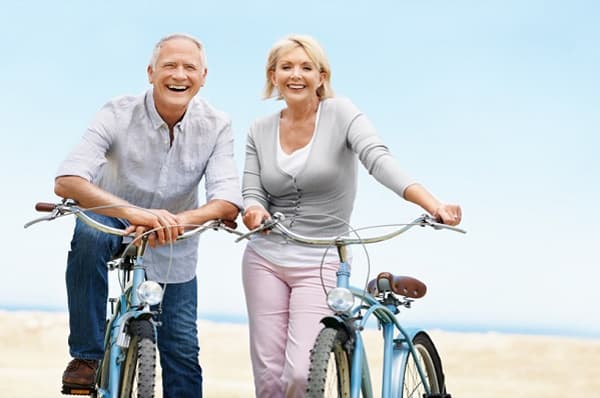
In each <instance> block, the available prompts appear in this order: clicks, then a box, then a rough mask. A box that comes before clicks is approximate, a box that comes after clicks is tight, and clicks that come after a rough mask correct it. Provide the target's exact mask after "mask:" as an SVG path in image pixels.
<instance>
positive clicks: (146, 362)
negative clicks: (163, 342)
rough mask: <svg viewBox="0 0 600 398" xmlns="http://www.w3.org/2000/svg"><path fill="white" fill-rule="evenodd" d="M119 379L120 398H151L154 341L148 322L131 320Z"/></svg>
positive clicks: (152, 329)
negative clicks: (127, 343)
mask: <svg viewBox="0 0 600 398" xmlns="http://www.w3.org/2000/svg"><path fill="white" fill-rule="evenodd" d="M129 333H130V337H131V340H130V342H129V347H128V348H127V354H126V356H125V362H124V363H123V371H122V372H123V373H122V376H123V377H122V379H121V394H120V395H119V397H121V398H152V397H154V383H155V375H156V339H155V337H154V336H155V334H154V325H153V324H152V322H151V321H150V320H144V319H132V320H131V321H130V323H129Z"/></svg>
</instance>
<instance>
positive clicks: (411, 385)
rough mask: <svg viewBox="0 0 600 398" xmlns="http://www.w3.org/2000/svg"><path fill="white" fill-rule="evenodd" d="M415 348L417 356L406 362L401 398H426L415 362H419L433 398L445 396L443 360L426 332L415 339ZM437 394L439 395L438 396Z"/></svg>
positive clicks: (409, 358) (407, 359)
mask: <svg viewBox="0 0 600 398" xmlns="http://www.w3.org/2000/svg"><path fill="white" fill-rule="evenodd" d="M412 342H413V346H414V348H415V352H416V354H417V358H416V359H415V358H414V356H413V355H410V354H409V355H407V356H406V358H405V360H404V366H403V367H402V369H403V374H402V375H401V376H402V378H401V381H402V395H401V397H400V398H416V397H418V398H422V397H426V396H427V395H426V393H425V386H424V385H423V381H422V380H421V377H420V375H419V372H418V370H417V367H416V364H415V360H416V361H419V363H420V365H421V369H423V373H424V374H425V378H426V379H427V382H428V384H429V386H430V388H431V394H432V395H431V396H444V394H446V385H445V380H444V372H443V370H442V360H441V358H440V355H439V354H438V352H437V349H436V348H435V345H434V344H433V341H432V340H431V338H430V337H429V336H428V335H427V334H426V333H424V332H419V333H417V334H416V335H415V337H413V341H412ZM436 394H437V395H436Z"/></svg>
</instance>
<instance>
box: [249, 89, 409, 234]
mask: <svg viewBox="0 0 600 398" xmlns="http://www.w3.org/2000/svg"><path fill="white" fill-rule="evenodd" d="M279 118H280V113H279V112H278V113H275V114H273V115H270V116H267V117H264V118H261V119H259V120H257V121H256V122H255V123H254V124H253V125H252V126H251V128H250V132H249V134H248V141H247V144H246V164H245V168H244V176H243V184H242V185H243V188H242V194H243V197H244V206H245V207H249V206H252V205H256V204H260V205H262V206H263V207H264V208H265V209H266V210H267V211H269V212H270V213H271V214H273V213H275V212H281V213H283V214H284V215H285V216H286V218H287V219H288V220H289V222H288V226H291V229H292V230H293V231H295V232H296V233H299V234H302V235H308V236H337V235H339V234H342V233H345V232H346V231H347V230H348V227H347V226H346V225H345V224H344V222H343V221H339V220H336V219H333V218H331V217H323V216H322V215H323V214H327V215H332V216H335V217H337V218H339V219H341V220H344V221H345V222H349V220H350V215H351V213H352V208H353V205H354V200H355V197H356V184H357V158H358V159H359V160H360V161H361V163H362V164H363V165H364V166H365V168H366V169H367V170H368V172H369V173H370V174H371V175H373V176H374V177H375V179H377V181H379V182H380V183H382V184H383V185H385V186H386V187H388V188H389V189H391V190H392V191H394V192H396V193H397V194H398V195H400V196H401V197H403V196H404V190H405V189H406V188H407V187H408V186H409V185H411V184H412V183H413V181H412V180H411V179H410V178H409V177H408V176H407V175H406V174H405V173H404V172H403V171H402V170H401V169H400V167H399V166H398V164H397V162H396V161H395V159H394V158H393V157H392V156H391V154H390V153H389V151H388V148H387V147H386V146H385V145H384V144H383V143H382V141H381V139H380V137H379V136H378V135H377V132H376V131H375V128H374V127H373V125H372V124H371V122H370V121H369V120H368V118H367V117H366V116H365V115H364V114H363V113H362V112H360V111H359V110H358V109H357V108H356V106H354V104H352V102H350V101H349V100H348V99H345V98H329V99H325V100H323V101H322V103H321V110H320V117H319V121H318V125H317V127H316V129H315V136H314V138H313V143H312V148H311V149H310V153H309V155H308V160H307V162H306V164H305V165H304V168H303V169H302V170H301V171H300V172H299V173H298V175H297V176H296V177H295V178H294V177H292V176H290V175H288V174H287V173H285V172H284V171H283V170H281V169H280V168H279V167H278V165H277V161H276V154H277V148H276V145H277V137H276V134H277V131H278V123H279ZM356 155H358V157H357V156H356ZM319 215H321V216H319ZM303 216H304V217H306V216H309V218H298V219H296V220H294V218H295V217H303ZM272 235H273V234H271V235H268V236H269V237H272ZM272 239H275V238H274V237H272Z"/></svg>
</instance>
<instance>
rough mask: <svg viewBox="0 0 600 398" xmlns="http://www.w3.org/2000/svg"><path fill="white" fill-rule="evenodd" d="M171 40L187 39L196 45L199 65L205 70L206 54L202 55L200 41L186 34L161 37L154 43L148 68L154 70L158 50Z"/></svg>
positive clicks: (202, 50)
mask: <svg viewBox="0 0 600 398" xmlns="http://www.w3.org/2000/svg"><path fill="white" fill-rule="evenodd" d="M173 39H187V40H189V41H191V42H192V43H194V44H196V45H197V46H198V49H199V50H200V64H201V66H202V68H203V69H206V67H207V63H206V54H205V53H204V45H203V44H202V42H201V41H200V40H198V39H196V38H195V37H194V36H192V35H188V34H186V33H173V34H171V35H168V36H165V37H163V38H162V39H160V40H159V41H158V43H156V45H155V46H154V50H152V57H150V66H151V67H152V69H156V61H157V60H158V55H159V54H160V48H161V47H162V45H163V44H164V43H165V42H167V41H169V40H173Z"/></svg>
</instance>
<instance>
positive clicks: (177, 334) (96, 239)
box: [66, 213, 202, 398]
mask: <svg viewBox="0 0 600 398" xmlns="http://www.w3.org/2000/svg"><path fill="white" fill-rule="evenodd" d="M90 216H91V217H93V218H94V219H96V220H98V221H100V222H102V223H104V224H106V225H110V226H113V227H116V228H123V227H124V226H125V225H126V224H124V222H123V221H121V220H119V219H116V218H112V217H107V216H102V215H98V214H92V213H90ZM120 248H121V238H120V237H118V236H113V235H108V234H105V233H103V232H100V231H97V230H95V229H93V228H91V227H88V226H87V225H85V224H84V223H83V222H81V221H80V220H77V221H76V224H75V232H74V233H73V239H72V241H71V251H70V252H69V255H68V259H67V272H66V282H67V297H68V305H69V328H70V334H69V352H70V354H71V356H72V357H73V358H82V359H102V357H103V355H104V327H105V321H106V301H107V297H108V270H107V268H106V263H107V261H109V260H110V259H111V258H112V257H113V256H115V255H116V254H117V253H118V252H119V249H120ZM197 302H198V296H197V281H196V278H194V279H192V280H191V281H189V282H184V283H173V284H168V285H167V287H166V289H165V295H164V298H163V302H162V311H161V313H160V314H158V315H157V321H159V322H160V324H159V325H160V326H159V327H158V328H157V330H158V340H157V343H158V350H159V352H160V364H161V367H162V380H163V396H164V398H185V397H190V398H191V397H194V398H196V397H202V368H201V367H200V364H199V362H198V353H199V350H200V348H199V345H198V330H197V324H196V320H197V304H198V303H197Z"/></svg>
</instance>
